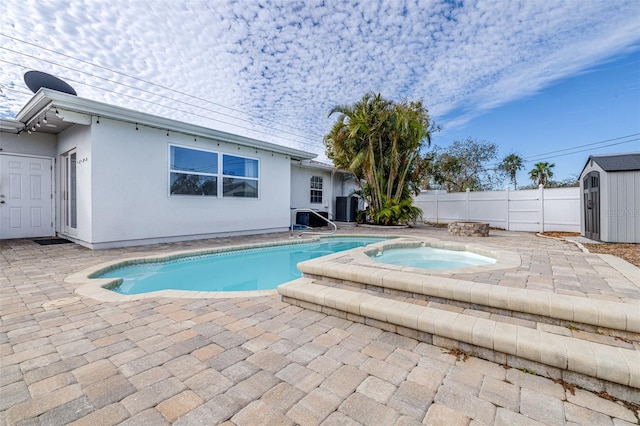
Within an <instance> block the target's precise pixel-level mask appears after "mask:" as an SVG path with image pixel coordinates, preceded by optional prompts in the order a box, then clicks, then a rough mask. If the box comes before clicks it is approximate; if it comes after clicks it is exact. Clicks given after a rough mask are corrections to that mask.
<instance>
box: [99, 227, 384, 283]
mask: <svg viewBox="0 0 640 426" xmlns="http://www.w3.org/2000/svg"><path fill="white" fill-rule="evenodd" d="M384 240H385V238H326V239H322V240H320V241H319V242H313V243H301V244H284V245H280V246H272V247H265V248H255V249H245V250H240V251H227V252H221V253H215V254H209V255H200V256H195V257H194V256H192V257H185V258H180V259H173V260H168V261H165V262H155V263H139V264H133V265H128V266H123V267H120V268H117V269H113V270H110V271H108V272H106V273H102V274H100V275H98V276H95V278H122V279H123V281H122V283H121V284H120V285H119V286H118V287H114V288H111V289H110V290H112V291H115V292H117V293H121V294H140V293H147V292H151V291H158V290H191V291H246V290H267V289H275V288H276V287H277V286H278V285H280V284H283V283H285V282H288V281H291V280H294V279H296V278H299V277H301V276H302V274H301V273H300V271H298V269H297V268H296V265H297V264H298V263H299V262H302V261H305V260H309V259H314V258H316V257H320V256H324V255H327V254H332V253H337V252H340V251H344V250H349V249H352V248H355V247H363V246H366V245H368V244H372V243H375V242H379V241H384Z"/></svg>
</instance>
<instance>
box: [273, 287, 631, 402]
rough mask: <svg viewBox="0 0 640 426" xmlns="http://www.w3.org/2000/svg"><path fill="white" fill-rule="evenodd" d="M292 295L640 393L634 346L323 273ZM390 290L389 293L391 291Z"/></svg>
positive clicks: (349, 315)
mask: <svg viewBox="0 0 640 426" xmlns="http://www.w3.org/2000/svg"><path fill="white" fill-rule="evenodd" d="M278 292H279V293H280V294H281V295H282V298H283V300H284V301H286V302H289V303H291V304H294V305H297V306H300V307H303V308H307V309H312V310H316V311H320V312H323V313H326V314H328V315H334V316H338V317H341V318H345V319H349V320H352V321H355V322H360V323H365V324H368V325H372V326H375V327H378V328H381V329H384V330H387V331H392V332H395V333H398V334H402V335H406V336H408V337H412V338H415V339H417V340H420V341H424V342H427V343H432V344H434V345H436V346H441V347H445V348H449V349H458V350H462V351H464V352H465V353H468V354H470V355H473V356H477V357H480V358H483V359H487V360H489V361H493V362H497V363H500V364H504V365H505V366H507V365H508V366H510V367H515V368H520V369H527V370H528V371H535V372H536V374H539V375H542V376H545V377H550V378H553V379H559V380H564V381H565V382H567V383H573V384H578V385H580V386H581V387H583V388H585V389H589V390H592V391H595V392H602V391H606V392H607V393H609V394H610V395H613V396H615V397H617V398H620V399H622V400H626V401H638V400H640V352H639V351H637V350H635V348H634V347H633V345H630V346H631V348H623V347H618V346H611V345H607V344H603V343H599V342H594V341H589V340H584V339H580V338H575V337H573V336H565V335H562V334H556V333H553V332H548V331H544V330H543V329H540V328H535V329H534V328H530V327H527V326H523V325H518V324H513V323H508V322H503V321H496V320H495V319H489V318H482V317H480V316H476V315H469V313H464V312H455V311H454V310H452V309H450V308H447V307H446V306H441V307H438V306H437V304H436V305H434V304H432V305H431V306H425V305H424V304H420V303H411V302H410V301H406V298H405V300H396V299H394V298H390V297H383V296H382V295H376V294H375V293H372V292H370V291H362V289H358V288H351V289H350V288H348V287H346V286H345V287H342V288H341V286H336V283H335V282H331V281H330V280H326V279H322V278H317V277H316V278H309V277H305V278H301V279H298V280H295V281H292V282H290V283H287V284H284V285H281V286H280V287H279V288H278ZM385 296H386V295H385Z"/></svg>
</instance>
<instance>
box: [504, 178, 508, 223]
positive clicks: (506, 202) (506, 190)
mask: <svg viewBox="0 0 640 426" xmlns="http://www.w3.org/2000/svg"><path fill="white" fill-rule="evenodd" d="M504 193H505V205H506V219H505V228H504V229H506V230H507V231H508V230H509V187H508V186H507V187H506V188H505V191H504Z"/></svg>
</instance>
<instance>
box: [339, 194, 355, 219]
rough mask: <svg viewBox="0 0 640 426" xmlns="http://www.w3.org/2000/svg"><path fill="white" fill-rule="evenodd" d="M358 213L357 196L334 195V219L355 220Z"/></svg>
mask: <svg viewBox="0 0 640 426" xmlns="http://www.w3.org/2000/svg"><path fill="white" fill-rule="evenodd" d="M357 214H358V197H336V215H335V218H336V221H338V222H355V221H356V216H357Z"/></svg>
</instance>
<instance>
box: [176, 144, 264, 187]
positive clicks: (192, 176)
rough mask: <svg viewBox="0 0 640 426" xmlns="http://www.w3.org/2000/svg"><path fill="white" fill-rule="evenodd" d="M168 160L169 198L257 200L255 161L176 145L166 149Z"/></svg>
mask: <svg viewBox="0 0 640 426" xmlns="http://www.w3.org/2000/svg"><path fill="white" fill-rule="evenodd" d="M169 157H170V158H169V164H170V166H169V175H170V176H169V193H170V195H205V196H213V197H240V198H258V181H259V173H260V171H259V170H260V164H259V160H257V159H255V158H246V157H241V156H238V155H230V154H218V153H217V152H213V151H207V150H203V149H195V148H187V147H183V146H177V145H169ZM219 178H221V179H219Z"/></svg>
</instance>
